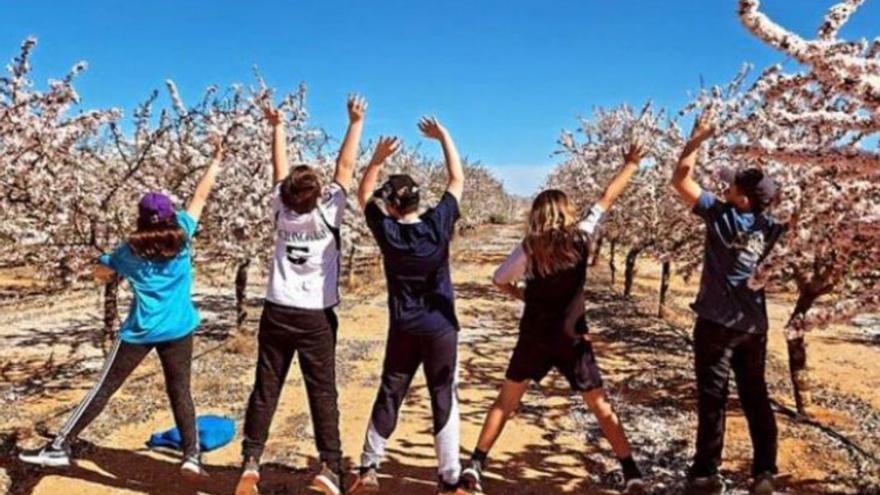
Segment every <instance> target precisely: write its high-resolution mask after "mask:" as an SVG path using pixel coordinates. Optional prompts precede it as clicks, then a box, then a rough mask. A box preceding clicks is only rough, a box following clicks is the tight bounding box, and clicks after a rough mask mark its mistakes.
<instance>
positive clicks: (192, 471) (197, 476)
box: [180, 454, 208, 481]
mask: <svg viewBox="0 0 880 495" xmlns="http://www.w3.org/2000/svg"><path fill="white" fill-rule="evenodd" d="M180 474H181V476H183V477H184V478H186V479H187V480H189V481H199V480H202V479H205V478H207V477H208V472H207V471H205V470H204V468H202V458H201V456H200V455H198V454H196V455H191V456H187V458H186V459H184V460H183V463H181V465H180Z"/></svg>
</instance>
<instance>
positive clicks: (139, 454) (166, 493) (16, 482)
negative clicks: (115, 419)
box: [0, 434, 310, 495]
mask: <svg viewBox="0 0 880 495" xmlns="http://www.w3.org/2000/svg"><path fill="white" fill-rule="evenodd" d="M15 444H16V439H15V436H14V435H10V434H3V435H2V436H0V469H2V470H4V471H6V475H7V477H8V478H9V482H10V483H11V485H10V486H9V487H8V492H7V493H8V494H9V495H29V494H31V493H33V492H34V489H35V488H36V486H37V485H38V484H39V483H40V481H41V480H42V479H43V478H44V477H45V476H62V477H65V478H69V479H76V480H81V481H86V482H89V483H95V484H98V485H102V486H104V487H108V488H119V489H125V490H131V491H136V492H139V493H144V494H149V495H199V494H210V495H229V494H231V493H233V492H234V490H235V483H236V482H237V481H238V475H239V469H238V468H237V467H234V466H213V465H204V468H205V471H207V472H208V477H206V478H205V479H203V480H200V481H198V482H195V483H189V482H187V481H185V480H184V479H183V477H182V476H181V475H180V471H179V470H180V462H179V460H178V459H177V458H175V457H172V456H168V457H165V456H164V455H163V456H162V457H164V458H157V457H154V456H152V455H147V454H146V452H148V451H147V450H146V449H144V450H136V451H133V450H125V449H115V448H110V447H105V446H99V445H96V444H93V443H90V442H86V441H83V440H79V441H78V442H77V443H76V445H75V447H74V458H75V459H77V461H78V462H80V463H84V462H91V463H94V464H95V465H96V466H97V467H98V468H100V469H99V470H90V469H86V468H84V467H79V466H78V465H76V464H75V465H74V466H71V467H70V468H64V469H57V468H43V467H38V466H31V465H28V464H24V463H22V462H21V461H19V460H18V454H19V452H20V449H19V448H18V447H17V446H16V445H15ZM261 475H262V478H263V480H262V482H261V483H260V493H261V494H269V495H271V494H282V493H300V491H299V490H296V488H297V487H303V491H302V493H306V491H305V490H306V488H307V485H308V483H309V481H310V477H309V475H310V471H309V470H305V469H293V468H290V467H286V466H282V465H280V464H273V463H269V464H263V465H262V468H261ZM293 490H296V491H293Z"/></svg>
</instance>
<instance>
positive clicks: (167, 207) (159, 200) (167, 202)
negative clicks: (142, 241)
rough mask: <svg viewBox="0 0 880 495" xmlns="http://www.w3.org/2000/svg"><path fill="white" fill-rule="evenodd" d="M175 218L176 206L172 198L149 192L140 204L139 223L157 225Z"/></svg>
mask: <svg viewBox="0 0 880 495" xmlns="http://www.w3.org/2000/svg"><path fill="white" fill-rule="evenodd" d="M172 218H174V205H173V204H171V198H169V197H168V196H166V195H164V194H162V193H158V192H149V193H147V194H144V197H143V198H141V201H140V203H138V223H139V224H147V225H155V224H158V223H162V222H166V221H168V220H171V219H172Z"/></svg>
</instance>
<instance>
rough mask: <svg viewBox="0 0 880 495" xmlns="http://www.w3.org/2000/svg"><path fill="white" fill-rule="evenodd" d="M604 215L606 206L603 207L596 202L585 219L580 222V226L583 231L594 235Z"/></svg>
mask: <svg viewBox="0 0 880 495" xmlns="http://www.w3.org/2000/svg"><path fill="white" fill-rule="evenodd" d="M604 215H605V208H602V205H600V204H598V203H596V204H594V205H593V207H592V208H590V211H588V212H587V214H586V216H584V219H583V220H581V221H580V223H578V228H579V229H580V230H582V231H583V232H586V233H587V234H588V235H593V234H594V233H595V232H596V227H598V226H599V222H600V221H601V220H602V217H603V216H604Z"/></svg>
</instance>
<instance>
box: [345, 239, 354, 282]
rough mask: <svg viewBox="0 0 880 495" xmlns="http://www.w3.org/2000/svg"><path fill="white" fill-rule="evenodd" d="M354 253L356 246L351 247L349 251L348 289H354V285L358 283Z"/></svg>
mask: <svg viewBox="0 0 880 495" xmlns="http://www.w3.org/2000/svg"><path fill="white" fill-rule="evenodd" d="M354 253H355V246H354V244H352V245H351V248H350V249H349V250H348V262H347V263H346V264H347V265H348V273H347V277H346V278H347V282H346V285H347V286H348V287H354V284H355V283H356V282H357V274H356V273H355V272H354Z"/></svg>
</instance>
